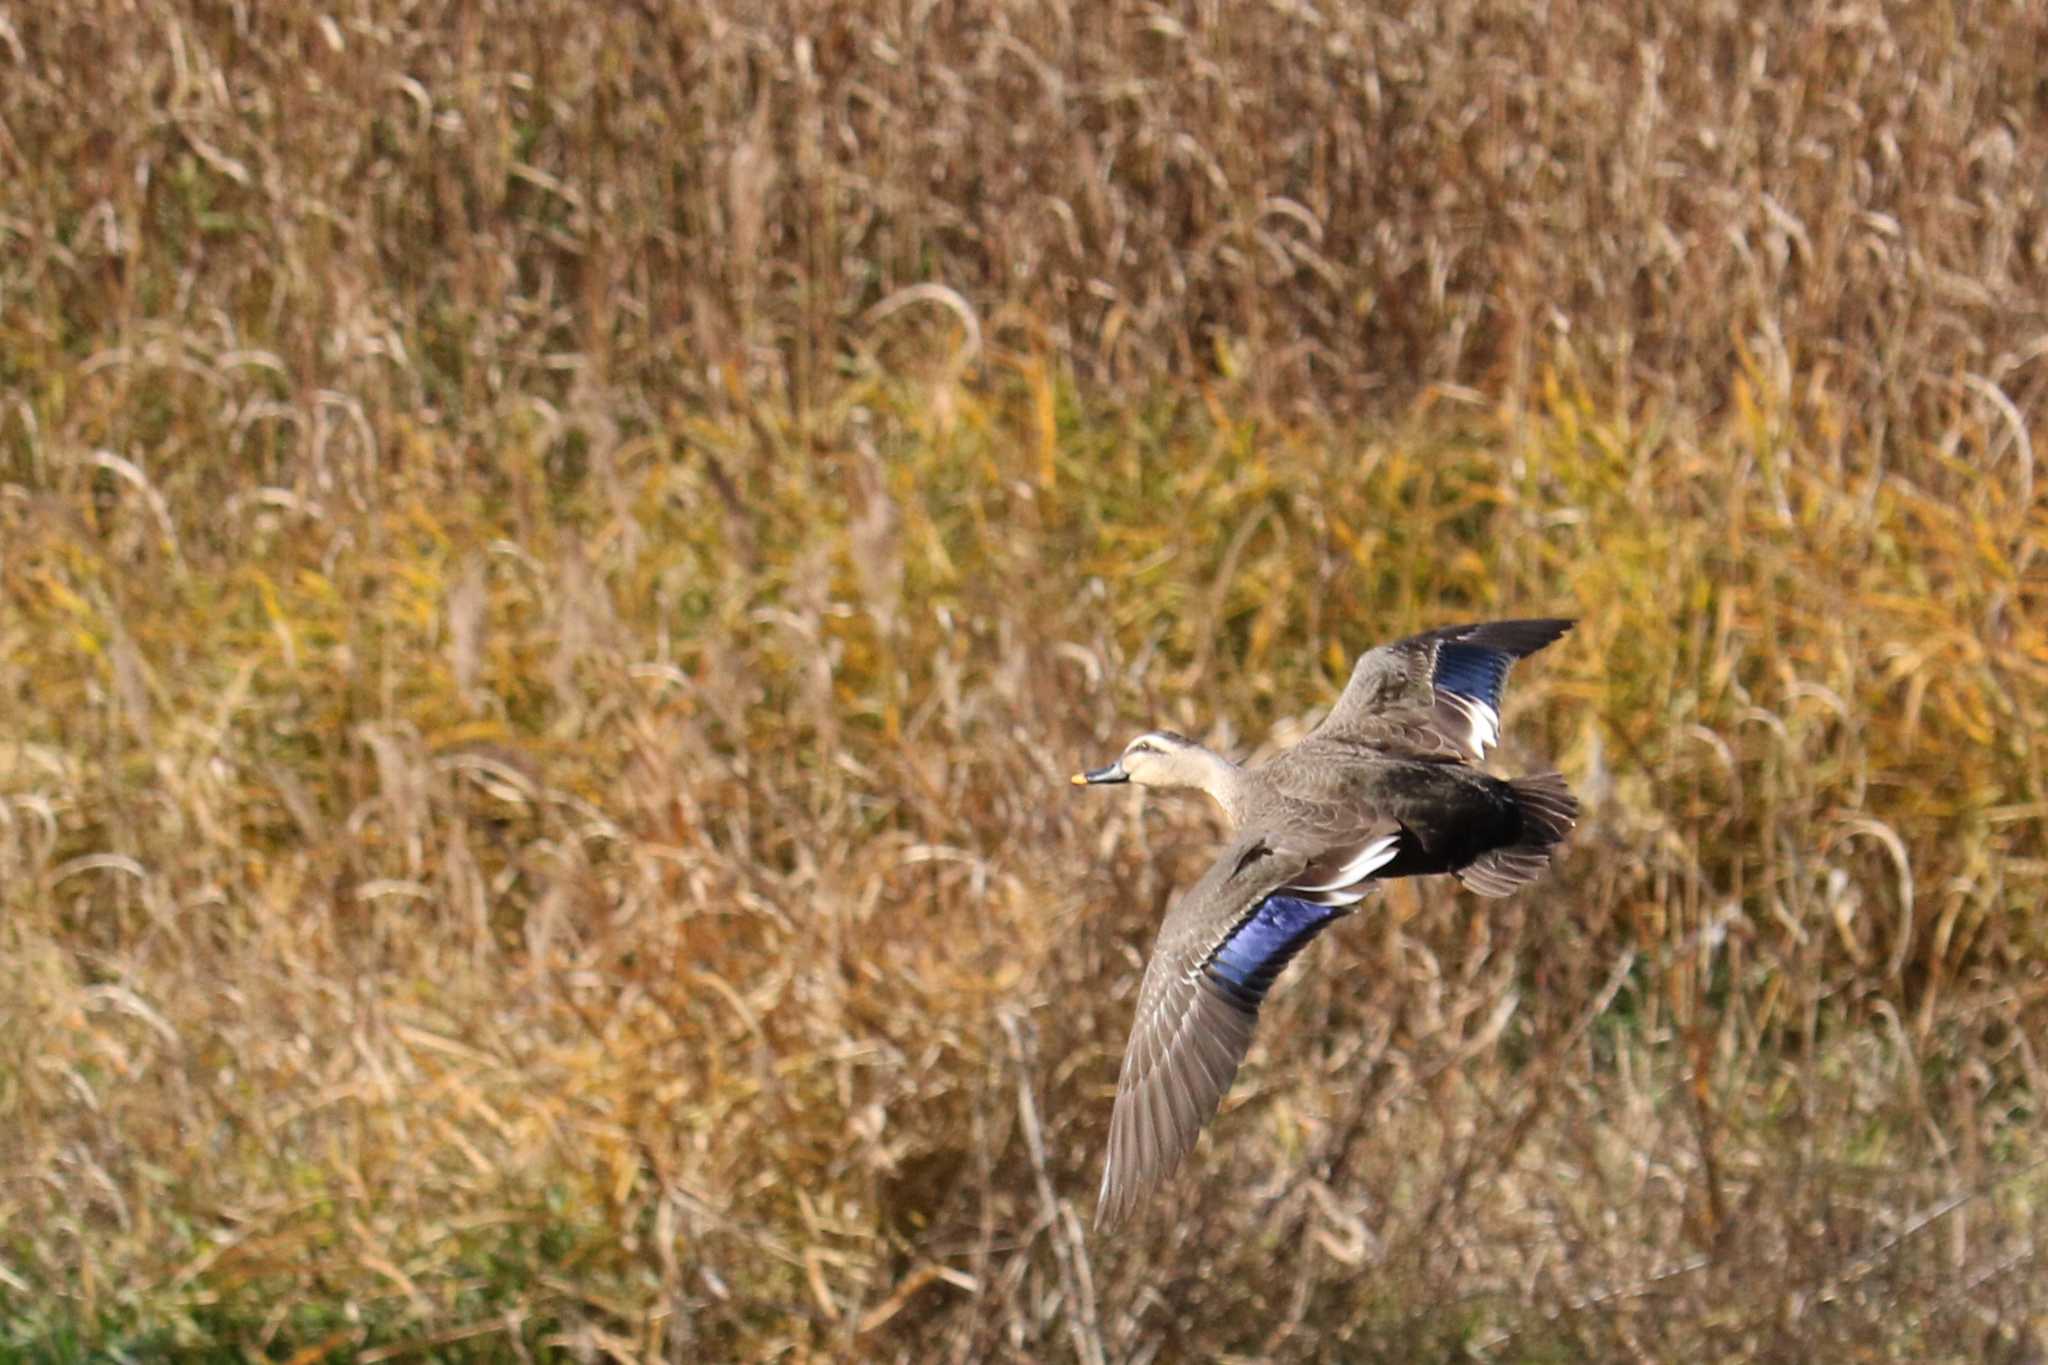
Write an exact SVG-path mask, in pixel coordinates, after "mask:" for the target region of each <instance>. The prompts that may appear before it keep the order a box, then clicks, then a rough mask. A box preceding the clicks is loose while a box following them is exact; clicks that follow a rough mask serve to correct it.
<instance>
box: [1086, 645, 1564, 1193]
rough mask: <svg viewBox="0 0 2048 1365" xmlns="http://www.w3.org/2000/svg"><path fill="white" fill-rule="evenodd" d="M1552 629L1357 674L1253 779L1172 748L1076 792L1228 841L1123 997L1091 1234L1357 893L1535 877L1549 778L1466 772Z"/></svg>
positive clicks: (1475, 887)
mask: <svg viewBox="0 0 2048 1365" xmlns="http://www.w3.org/2000/svg"><path fill="white" fill-rule="evenodd" d="M1571 627H1572V622H1570V621H1566V620H1555V619H1545V620H1525V621H1490V622H1484V623H1481V624H1477V625H1464V626H1447V627H1444V628H1442V629H1440V630H1432V631H1427V632H1425V633H1423V634H1421V635H1414V636H1410V637H1408V638H1407V639H1405V640H1396V641H1394V642H1393V643H1391V644H1384V645H1380V646H1378V647H1377V648H1374V649H1371V650H1368V651H1366V653H1364V654H1363V655H1361V656H1359V659H1358V663H1357V664H1356V666H1355V667H1353V669H1352V671H1351V679H1350V681H1349V682H1348V683H1346V684H1345V687H1344V691H1343V693H1342V695H1340V696H1339V697H1338V698H1337V703H1336V705H1335V706H1333V707H1332V708H1331V709H1330V713H1329V715H1327V716H1326V717H1324V719H1323V721H1322V723H1321V724H1319V725H1317V726H1316V728H1315V729H1314V730H1312V731H1310V733H1309V734H1308V735H1307V737H1306V738H1304V739H1303V740H1302V741H1301V742H1300V743H1299V744H1297V745H1295V746H1294V747H1293V748H1291V749H1287V750H1284V751H1282V752H1280V753H1277V754H1275V755H1273V756H1272V757H1271V758H1268V759H1267V760H1265V761H1264V762H1263V763H1259V764H1256V765H1254V766H1250V767H1244V766H1240V765H1238V764H1236V763H1233V762H1231V761H1230V760H1229V759H1228V758H1225V757H1224V756H1223V755H1221V754H1218V753H1215V752H1214V751H1212V750H1210V749H1207V748H1204V747H1203V746H1202V745H1200V744H1198V743H1196V742H1195V741H1194V740H1191V739H1188V738H1187V737H1185V736H1183V735H1178V734H1175V733H1173V732H1172V731H1170V730H1152V731H1147V732H1146V733H1144V734H1141V735H1139V736H1138V737H1137V738H1135V739H1133V740H1132V741H1131V742H1130V743H1129V744H1127V745H1125V746H1124V751H1123V753H1122V755H1121V756H1120V757H1118V759H1117V761H1116V762H1114V763H1112V764H1110V765H1108V766H1107V767H1103V768H1096V769H1094V770H1092V771H1088V772H1081V773H1076V774H1075V775H1074V778H1073V781H1074V783H1075V784H1076V785H1085V786H1100V785H1105V784H1110V783H1121V782H1131V783H1136V784H1137V785H1139V786H1145V787H1160V788H1169V789H1171V788H1191V789H1193V790H1196V791H1200V792H1203V793H1205V794H1206V795H1207V796H1208V797H1209V798H1210V799H1211V800H1213V801H1214V802H1215V803H1216V804H1217V805H1218V806H1219V807H1221V808H1222V811H1223V815H1224V817H1225V819H1226V821H1227V822H1228V823H1229V825H1230V827H1231V830H1232V833H1233V835H1234V836H1235V837H1234V840H1233V842H1232V843H1231V844H1230V845H1229V847H1227V848H1226V849H1224V851H1223V853H1222V854H1221V856H1219V857H1218V858H1217V859H1216V861H1215V862H1214V863H1213V864H1211V866H1210V867H1209V870H1208V871H1207V872H1206V873H1204V874H1203V876H1202V878H1201V879H1200V880H1199V881H1197V882H1196V883H1195V884H1194V886H1192V887H1190V888H1189V889H1188V890H1187V892H1186V893H1185V894H1183V895H1182V896H1181V898H1180V899H1179V901H1178V902H1176V903H1175V905H1174V906H1173V908H1172V909H1171V910H1170V911H1168V912H1167V916H1166V919H1165V921H1164V922H1163V923H1162V924H1161V925H1160V927H1159V937H1158V940H1157V941H1156V942H1155V943H1154V945H1153V948H1152V957H1151V961H1150V962H1149V963H1148V964H1147V966H1146V968H1145V977H1144V981H1143V982H1142V983H1141V984H1140V986H1139V988H1138V1005H1137V1012H1136V1016H1135V1018H1134V1019H1133V1021H1132V1025H1131V1038H1130V1042H1129V1043H1128V1044H1127V1045H1126V1047H1125V1050H1124V1060H1123V1069H1122V1072H1121V1073H1120V1075H1119V1076H1118V1079H1117V1093H1116V1107H1115V1109H1114V1111H1113V1112H1112V1114H1111V1117H1110V1130H1109V1154H1108V1159H1107V1161H1106V1163H1105V1164H1104V1167H1103V1173H1102V1191H1101V1196H1100V1199H1099V1201H1098V1203H1097V1205H1096V1213H1095V1221H1096V1224H1097V1226H1099V1227H1105V1228H1106V1227H1109V1226H1112V1225H1114V1224H1115V1223H1116V1222H1117V1221H1119V1220H1120V1219H1122V1218H1123V1217H1124V1216H1125V1215H1126V1214H1128V1213H1129V1212H1130V1211H1131V1209H1132V1208H1133V1207H1135V1205H1136V1204H1137V1201H1138V1198H1139V1196H1140V1195H1141V1194H1143V1193H1144V1191H1145V1190H1147V1189H1149V1188H1150V1187H1151V1186H1152V1185H1154V1184H1156V1183H1157V1182H1158V1181H1160V1180H1161V1179H1163V1178H1165V1176H1167V1175H1168V1174H1169V1173H1170V1172H1171V1171H1172V1170H1173V1169H1174V1167H1176V1166H1177V1165H1179V1163H1180V1161H1181V1159H1182V1158H1183V1157H1185V1156H1186V1155H1187V1153H1188V1152H1189V1150H1190V1149H1192V1148H1193V1147H1194V1145H1195V1139H1196V1137H1197V1136H1198V1135H1199V1134H1200V1132H1201V1130H1202V1127H1203V1125H1205V1124H1206V1123H1207V1122H1208V1121H1209V1119H1210V1117H1211V1116H1212V1115H1214V1114H1215V1112H1216V1106H1217V1104H1218V1102H1219V1101H1220V1100H1221V1099H1222V1098H1223V1092H1224V1091H1225V1090H1227V1089H1228V1088H1229V1086H1230V1083H1231V1080H1232V1078H1233V1077H1235V1075H1236V1074H1237V1068H1238V1064H1239V1063H1240V1062H1241V1061H1243V1060H1244V1054H1245V1050H1246V1049H1247V1048H1248V1047H1250V1045H1251V1037H1252V1027H1253V1025H1254V1024H1255V1023H1256V1022H1257V1019H1258V1012H1259V1006H1260V1004H1261V1003H1262V1002H1263V1001H1264V1000H1265V998H1266V993H1267V991H1268V990H1269V989H1270V988H1271V987H1272V985H1273V982H1274V980H1275V979H1276V978H1277V977H1278V976H1279V975H1280V972H1281V970H1282V969H1283V968H1285V967H1286V965H1287V964H1288V963H1289V962H1290V961H1292V960H1293V958H1294V956H1295V954H1297V953H1299V952H1300V951H1301V949H1302V947H1303V946H1304V945H1305V944H1307V942H1308V941H1309V940H1310V939H1311V938H1314V937H1315V935H1316V934H1317V933H1319V932H1321V931H1322V929H1323V928H1324V927H1325V926H1327V925H1328V924H1329V923H1330V922H1331V921H1332V920H1335V919H1338V918H1340V917H1342V916H1344V915H1347V914H1349V913H1351V910H1352V908H1353V907H1354V906H1356V905H1357V904H1358V903H1359V902H1360V901H1361V900H1363V899H1364V897H1365V895H1366V894H1367V892H1368V891H1369V890H1370V889H1371V886H1372V883H1374V882H1377V881H1381V880H1384V879H1386V878H1390V877H1415V876H1423V875H1427V874H1431V873H1450V874H1451V875H1453V876H1456V877H1457V878H1458V879H1459V880H1460V881H1462V882H1463V883H1464V884H1465V886H1466V888H1467V889H1468V890H1471V891H1474V892H1476V893H1478V894H1480V895H1482V896H1505V895H1508V894H1509V893H1511V892H1513V891H1514V890H1515V889H1517V888H1518V887H1521V886H1524V885H1526V884H1527V883H1529V882H1531V881H1533V880H1535V879H1536V877H1538V876H1539V875H1541V873H1542V872H1543V870H1544V869H1545V868H1546V867H1548V866H1549V864H1550V856H1551V853H1552V851H1553V850H1554V849H1555V848H1556V847H1557V845H1558V844H1560V843H1562V842H1563V840H1564V838H1565V835H1566V834H1567V833H1569V832H1570V830H1571V828H1572V826H1573V824H1574V823H1576V821H1577V819H1578V811H1579V804H1578V801H1577V800H1576V799H1575V798H1574V797H1573V796H1572V793H1571V790H1570V788H1568V787H1567V786H1566V785H1565V781H1564V778H1563V777H1561V776H1560V775H1558V774H1557V773H1543V774H1540V775H1538V776H1534V777H1523V778H1517V779H1514V780H1512V781H1503V780H1501V779H1499V778H1496V777H1493V776H1491V775H1490V774H1488V773H1486V772H1484V771H1482V770H1481V769H1480V768H1479V767H1478V766H1477V765H1478V764H1479V762H1480V760H1481V759H1483V758H1484V757H1485V755H1486V750H1487V749H1488V747H1489V746H1491V745H1492V744H1493V743H1494V742H1495V741H1497V740H1498V739H1499V737H1500V699H1501V691H1502V688H1503V687H1504V686H1505V684H1506V682H1507V675H1508V669H1509V668H1510V667H1511V666H1512V665H1513V664H1514V662H1515V660H1517V659H1521V658H1525V657H1527V656H1528V655H1530V654H1533V653H1535V652H1536V651H1537V650H1539V649H1542V648H1543V647H1544V646H1545V645H1548V644H1550V643H1551V642H1552V641H1554V640H1556V639H1557V638H1558V637H1559V636H1561V635H1563V634H1564V633H1565V632H1566V631H1567V630H1569V629H1571Z"/></svg>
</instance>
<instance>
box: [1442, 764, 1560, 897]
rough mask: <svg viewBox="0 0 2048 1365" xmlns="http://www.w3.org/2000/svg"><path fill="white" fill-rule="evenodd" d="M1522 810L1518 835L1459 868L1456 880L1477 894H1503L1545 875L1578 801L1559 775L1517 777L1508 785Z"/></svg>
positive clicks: (1517, 805) (1540, 774)
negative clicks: (1520, 828)
mask: <svg viewBox="0 0 2048 1365" xmlns="http://www.w3.org/2000/svg"><path fill="white" fill-rule="evenodd" d="M1508 790H1509V791H1511V792H1513V793H1514V797H1515V805H1516V807H1517V808H1518V809H1520V811H1521V812H1522V834H1521V837H1520V838H1518V839H1516V840H1515V842H1513V843H1511V844H1503V845H1502V846H1501V847H1499V848H1496V849H1492V850H1489V851H1488V852H1485V853H1482V854H1480V855H1479V856H1478V857H1477V858H1474V859H1473V860H1472V861H1471V862H1469V863H1467V864H1465V866H1463V867H1462V868H1459V869H1458V880H1460V881H1462V882H1464V883H1465V886H1466V889H1468V890H1470V891H1473V892H1476V893H1477V894H1479V895H1481V896H1505V895H1508V894H1509V893H1510V892H1513V891H1514V890H1516V889H1517V888H1518V887H1522V886H1526V885H1528V884H1529V883H1530V882H1532V881H1535V880H1536V878H1538V877H1540V876H1542V875H1543V870H1544V869H1545V868H1547V867H1549V866H1550V853H1551V850H1552V849H1554V848H1556V847H1557V846H1558V845H1559V844H1561V843H1563V842H1564V837H1565V835H1567V834H1569V833H1571V831H1572V826H1573V825H1575V824H1577V823H1578V821H1579V799H1578V798H1577V797H1575V796H1573V795H1572V789H1571V788H1570V787H1567V786H1566V785H1565V783H1564V776H1563V775H1562V774H1560V773H1539V774H1537V775H1536V776H1535V777H1518V778H1516V779H1515V780H1514V781H1512V782H1510V783H1508Z"/></svg>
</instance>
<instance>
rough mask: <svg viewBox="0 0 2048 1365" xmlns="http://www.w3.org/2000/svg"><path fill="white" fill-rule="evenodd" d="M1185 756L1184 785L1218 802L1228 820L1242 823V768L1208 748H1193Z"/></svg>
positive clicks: (1243, 784) (1243, 783)
mask: <svg viewBox="0 0 2048 1365" xmlns="http://www.w3.org/2000/svg"><path fill="white" fill-rule="evenodd" d="M1187 758H1188V773H1187V777H1188V783H1187V785H1188V786H1190V787H1192V788H1194V789H1195V790H1196V791H1199V792H1201V793H1203V794H1204V795H1206V796H1207V797H1208V798H1209V799H1210V800H1211V801H1214V802H1215V803H1216V804H1217V805H1219V806H1221V807H1222V808H1223V814H1224V816H1225V817H1226V818H1227V819H1228V820H1229V821H1230V823H1231V824H1233V825H1236V824H1241V823H1243V820H1244V814H1245V811H1244V804H1245V800H1244V798H1245V791H1244V786H1245V782H1244V769H1242V768H1240V767H1238V766H1237V765H1236V764H1235V763H1232V762H1231V761H1230V760H1229V759H1227V758H1225V757H1224V756H1223V755H1222V754H1219V753H1216V752H1214V751H1213V750H1209V749H1195V750H1192V751H1191V752H1190V753H1189V754H1188V756H1187Z"/></svg>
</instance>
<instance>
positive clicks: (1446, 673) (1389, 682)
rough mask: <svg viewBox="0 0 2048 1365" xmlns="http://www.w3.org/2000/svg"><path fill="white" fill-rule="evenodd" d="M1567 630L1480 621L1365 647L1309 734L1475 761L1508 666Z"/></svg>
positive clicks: (1545, 623)
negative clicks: (1341, 689) (1332, 703)
mask: <svg viewBox="0 0 2048 1365" xmlns="http://www.w3.org/2000/svg"><path fill="white" fill-rule="evenodd" d="M1571 628H1572V623H1571V622H1570V621H1566V620H1559V619H1556V618H1545V619H1541V620H1528V621H1484V622H1480V623H1478V624H1476V625H1469V626H1446V627H1444V628H1443V629H1441V630H1432V631H1425V632H1424V633H1423V634H1421V635H1411V636H1409V637H1408V638H1407V639H1405V640H1396V641H1394V642H1393V643H1392V644H1385V645H1380V646H1378V647H1377V648H1375V649H1369V650H1367V651H1366V652H1365V653H1363V654H1361V655H1359V657H1358V663H1357V664H1356V665H1355V666H1354V667H1353V668H1352V670H1351V681H1350V682H1348V683H1346V684H1345V686H1344V692H1343V695H1342V696H1340V697H1338V698H1337V704H1336V705H1335V706H1333V707H1331V708H1330V714H1329V715H1327V716H1325V717H1324V718H1323V723H1322V724H1321V725H1318V726H1317V727H1316V728H1315V731H1314V733H1313V737H1315V738H1321V739H1332V740H1341V741H1345V742H1349V743H1354V744H1364V745H1367V746H1369V747H1371V748H1375V749H1381V750H1384V751H1386V752H1389V753H1399V754H1405V755H1409V756H1411V757H1416V758H1444V759H1457V760H1462V761H1464V762H1468V763H1477V762H1478V761H1479V760H1480V759H1482V758H1484V757H1485V756H1486V750H1487V748H1488V746H1490V745H1491V744H1493V743H1494V742H1495V741H1496V740H1498V739H1499V738H1500V697H1501V691H1502V689H1503V688H1504V687H1505V686H1506V685H1507V680H1508V669H1509V668H1511V667H1512V666H1513V665H1514V662H1515V660H1517V659H1522V658H1526V657H1528V656H1529V655H1531V654H1534V653H1535V652H1536V651H1537V650H1539V649H1541V648H1543V647H1544V646H1545V645H1547V644H1549V643H1550V642H1551V641H1553V640H1555V639H1557V638H1558V637H1559V636H1560V635H1563V634H1564V633H1565V632H1566V631H1568V630H1570V629H1571Z"/></svg>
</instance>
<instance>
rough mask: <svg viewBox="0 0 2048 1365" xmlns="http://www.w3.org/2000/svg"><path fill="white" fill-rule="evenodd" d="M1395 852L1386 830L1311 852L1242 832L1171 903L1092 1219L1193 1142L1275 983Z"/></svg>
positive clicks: (1143, 995) (1141, 996) (1120, 1087)
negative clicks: (1333, 849) (1330, 851)
mask: <svg viewBox="0 0 2048 1365" xmlns="http://www.w3.org/2000/svg"><path fill="white" fill-rule="evenodd" d="M1395 852H1396V839H1395V837H1394V836H1392V835H1385V836H1382V837H1379V838H1375V839H1373V840H1371V841H1369V842H1367V843H1366V844H1364V845H1362V846H1359V847H1356V848H1353V849H1350V850H1346V851H1345V852H1344V853H1343V854H1342V855H1338V856H1331V855H1325V856H1323V857H1320V858H1315V857H1311V856H1310V855H1309V854H1307V853H1305V852H1301V851H1298V850H1290V849H1288V848H1285V847H1284V846H1282V844H1281V841H1280V840H1279V839H1278V838H1277V837H1276V836H1273V835H1270V834H1265V833H1252V834H1248V835H1246V836H1244V837H1242V838H1240V839H1239V840H1237V842H1236V843H1234V844H1232V845H1231V846H1230V847H1229V848H1227V849H1225V850H1224V852H1223V854H1222V856H1221V857H1219V858H1218V859H1217V860H1216V862H1215V863H1214V864H1213V865H1211V866H1210V868H1209V870H1208V871H1207V872H1206V873H1205V874H1203V877H1202V879H1201V880H1200V881H1199V882H1197V883H1195V885H1194V886H1193V887H1192V888H1190V889H1189V891H1188V892H1187V893H1186V894H1185V895H1183V896H1182V897H1181V899H1180V901H1179V902H1178V903H1177V904H1175V906H1174V907H1173V909H1172V910H1171V911H1169V912H1168V914H1167V916H1166V922H1165V923H1164V924H1162V925H1161V926H1160V929H1159V941H1158V942H1157V943H1156V944H1154V945H1153V949H1152V960H1151V962H1149V963H1148V964H1147V965H1146V967H1145V980H1144V982H1143V984H1142V985H1140V987H1139V988H1138V1008H1137V1014H1136V1017H1135V1018H1134V1019H1133V1021H1132V1024H1131V1040H1130V1042H1129V1044H1128V1045H1127V1046H1126V1047H1125V1049H1124V1062H1123V1070H1122V1072H1121V1074H1119V1076H1118V1077H1117V1085H1116V1108H1115V1110H1114V1111H1113V1112H1112V1113H1111V1115H1110V1120H1109V1155H1108V1159H1107V1160H1106V1162H1105V1163H1104V1165H1103V1171H1102V1194H1101V1199H1100V1202H1099V1203H1098V1204H1097V1206H1096V1211H1095V1221H1096V1224H1097V1225H1098V1226H1101V1227H1108V1226H1110V1225H1112V1224H1114V1223H1116V1222H1117V1221H1118V1220H1120V1219H1122V1218H1123V1217H1124V1215H1126V1214H1127V1213H1129V1212H1130V1210H1131V1209H1132V1207H1133V1206H1134V1205H1135V1204H1136V1203H1137V1201H1138V1197H1139V1196H1140V1195H1141V1194H1142V1193H1143V1192H1144V1191H1145V1190H1146V1189H1148V1188H1150V1187H1151V1186H1152V1185H1154V1184H1156V1183H1157V1182H1158V1181H1159V1180H1161V1179H1162V1178H1164V1177H1165V1176H1166V1175H1167V1174H1168V1173H1170V1172H1171V1171H1172V1170H1173V1168H1174V1167H1176V1166H1178V1165H1179V1164H1180V1161H1181V1159H1182V1158H1183V1157H1185V1156H1186V1155H1187V1154H1188V1152H1189V1150H1190V1149H1192V1148H1193V1147H1194V1145H1195V1139H1196V1138H1197V1137H1198V1136H1199V1135H1200V1134H1201V1131H1202V1128H1203V1126H1204V1125H1205V1124H1207V1123H1208V1121H1209V1119H1210V1117H1211V1116H1212V1115H1214V1114H1215V1112H1216V1106H1217V1104H1218V1103H1219V1102H1220V1101H1221V1100H1222V1098H1223V1092H1224V1091H1226V1090H1228V1089H1229V1088H1230V1083H1231V1081H1232V1080H1233V1079H1235V1077H1236V1076H1237V1068H1238V1064H1239V1063H1241V1062H1242V1061H1243V1060H1244V1054H1245V1051H1246V1049H1248V1048H1249V1047H1250V1046H1251V1041H1252V1028H1253V1026H1254V1025H1255V1024H1256V1023H1257V1022H1258V1017H1259V1006H1260V1004H1261V1003H1262V1002H1263V1001H1264V1000H1265V998H1266V993H1267V991H1269V990H1270V989H1272V986H1273V982H1274V981H1275V980H1276V979H1277V978H1278V977H1279V975H1280V973H1281V971H1282V970H1283V969H1284V968H1285V967H1286V966H1287V964H1288V963H1289V962H1291V961H1293V960H1294V957H1295V955H1296V954H1297V953H1299V952H1300V951H1301V950H1302V948H1303V947H1304V946H1305V945H1306V944H1307V943H1308V941H1309V940H1310V939H1312V938H1314V937H1315V936H1316V934H1318V933H1319V932H1321V930H1322V929H1323V927H1324V926H1325V925H1327V924H1329V922H1330V921H1331V920H1334V919H1337V918H1339V917H1340V916H1342V915H1345V914H1348V913H1350V906H1351V905H1352V904H1354V903H1356V902H1357V901H1358V900H1359V899H1360V898H1361V897H1363V896H1364V894H1365V891H1366V885H1365V883H1366V882H1367V881H1368V879H1369V878H1370V877H1371V875H1372V872H1373V871H1374V870H1375V869H1377V868H1378V867H1380V866H1382V865H1384V864H1385V863H1386V862H1388V861H1389V860H1391V859H1392V858H1393V857H1394V854H1395Z"/></svg>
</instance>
